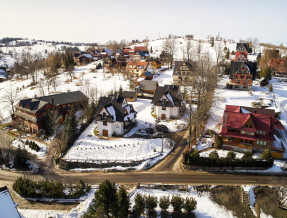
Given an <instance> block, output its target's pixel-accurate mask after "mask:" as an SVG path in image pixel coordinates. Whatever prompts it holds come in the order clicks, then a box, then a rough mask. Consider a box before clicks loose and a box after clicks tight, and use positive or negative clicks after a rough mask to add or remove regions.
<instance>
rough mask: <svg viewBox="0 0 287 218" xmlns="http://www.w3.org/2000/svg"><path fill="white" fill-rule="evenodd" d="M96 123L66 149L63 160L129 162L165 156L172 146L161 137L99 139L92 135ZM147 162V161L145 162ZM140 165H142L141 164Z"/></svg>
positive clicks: (167, 140)
mask: <svg viewBox="0 0 287 218" xmlns="http://www.w3.org/2000/svg"><path fill="white" fill-rule="evenodd" d="M96 126H97V124H95V123H92V124H91V125H90V126H89V127H88V128H87V129H86V130H85V131H84V132H83V133H82V134H81V136H80V137H79V138H78V140H77V141H76V142H75V144H74V145H73V146H72V148H71V149H70V150H69V151H68V153H67V154H66V156H65V157H64V159H65V160H68V161H79V162H85V161H87V162H93V163H102V162H103V163H107V162H117V163H129V162H131V161H143V160H148V159H151V158H155V157H161V158H163V157H165V156H166V155H167V154H168V153H169V152H170V150H171V149H172V148H173V142H172V141H170V140H169V139H164V140H163V153H162V154H161V148H162V139H141V138H115V139H110V140H105V139H99V138H98V137H96V136H95V135H94V129H95V128H96ZM145 164H147V163H145ZM141 167H144V165H143V166H141Z"/></svg>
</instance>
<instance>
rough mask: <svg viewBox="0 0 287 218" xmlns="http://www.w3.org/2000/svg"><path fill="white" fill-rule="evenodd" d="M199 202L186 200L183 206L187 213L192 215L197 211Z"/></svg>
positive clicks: (191, 199) (190, 199) (192, 199)
mask: <svg viewBox="0 0 287 218" xmlns="http://www.w3.org/2000/svg"><path fill="white" fill-rule="evenodd" d="M196 205H197V201H196V200H195V199H194V198H186V199H185V202H184V204H183V209H184V210H185V211H186V213H188V214H191V212H192V211H194V210H195V209H196Z"/></svg>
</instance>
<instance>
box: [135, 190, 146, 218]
mask: <svg viewBox="0 0 287 218" xmlns="http://www.w3.org/2000/svg"><path fill="white" fill-rule="evenodd" d="M144 209H145V200H144V197H143V196H142V195H141V194H139V193H137V194H136V197H135V205H134V209H133V213H132V217H139V216H140V215H141V214H143V213H144Z"/></svg>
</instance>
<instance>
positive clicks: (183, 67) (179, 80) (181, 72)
mask: <svg viewBox="0 0 287 218" xmlns="http://www.w3.org/2000/svg"><path fill="white" fill-rule="evenodd" d="M194 64H195V63H192V62H189V61H175V65H174V70H173V84H174V85H181V86H185V85H188V82H189V81H191V80H192V79H193V76H192V72H193V67H194Z"/></svg>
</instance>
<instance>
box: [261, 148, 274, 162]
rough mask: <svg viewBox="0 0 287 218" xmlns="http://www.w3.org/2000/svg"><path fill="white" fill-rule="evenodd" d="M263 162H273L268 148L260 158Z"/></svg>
mask: <svg viewBox="0 0 287 218" xmlns="http://www.w3.org/2000/svg"><path fill="white" fill-rule="evenodd" d="M260 159H261V160H266V161H271V160H272V155H271V152H270V150H269V149H268V148H266V149H265V150H264V151H263V152H262V154H261V157H260Z"/></svg>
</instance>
